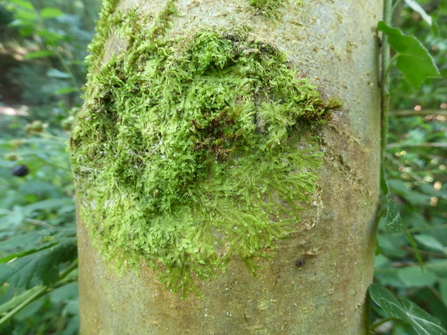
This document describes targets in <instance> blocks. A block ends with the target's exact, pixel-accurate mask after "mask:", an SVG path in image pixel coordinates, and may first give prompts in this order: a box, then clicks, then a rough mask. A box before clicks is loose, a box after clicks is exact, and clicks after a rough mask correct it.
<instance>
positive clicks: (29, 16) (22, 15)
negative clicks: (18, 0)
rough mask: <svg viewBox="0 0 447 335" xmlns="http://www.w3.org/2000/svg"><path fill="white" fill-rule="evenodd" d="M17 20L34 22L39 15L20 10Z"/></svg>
mask: <svg viewBox="0 0 447 335" xmlns="http://www.w3.org/2000/svg"><path fill="white" fill-rule="evenodd" d="M15 17H16V19H17V20H22V21H34V20H36V19H37V15H36V13H34V12H28V11H25V10H20V11H18V12H17V13H16V15H15Z"/></svg>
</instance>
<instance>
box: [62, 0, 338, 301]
mask: <svg viewBox="0 0 447 335" xmlns="http://www.w3.org/2000/svg"><path fill="white" fill-rule="evenodd" d="M110 3H112V2H107V1H106V4H105V7H104V8H105V9H103V15H102V17H101V22H100V23H99V27H100V30H99V31H98V35H97V37H96V39H95V41H94V42H93V43H92V48H91V50H92V52H93V53H92V56H91V57H90V64H91V65H90V71H89V72H90V73H89V77H88V83H87V85H86V88H85V104H84V107H83V109H82V111H81V113H80V115H79V116H78V120H77V125H76V127H75V129H74V131H73V134H72V137H71V140H70V148H69V151H70V154H71V158H72V165H73V171H74V175H75V182H76V187H77V191H78V195H79V202H80V203H81V216H82V218H83V221H84V223H85V224H86V226H87V228H88V229H89V231H90V233H91V234H92V237H93V241H94V243H95V245H96V246H97V247H98V248H99V250H101V251H102V254H103V257H104V258H105V259H106V260H107V261H108V262H109V263H110V264H113V265H114V266H115V267H116V268H117V269H123V270H129V269H134V270H138V268H139V264H140V262H141V261H144V262H146V263H147V264H149V265H150V266H152V267H153V268H154V269H155V270H156V271H158V273H159V274H160V276H159V279H160V281H161V282H162V283H164V284H165V286H166V287H168V288H169V289H171V290H172V291H173V292H174V293H177V292H178V291H179V290H181V292H182V296H184V297H185V296H186V295H187V294H188V293H189V292H191V291H195V292H196V293H199V291H198V289H197V288H196V283H197V282H196V280H197V279H196V278H195V277H198V279H201V280H206V279H210V278H212V277H214V276H215V275H216V273H217V272H218V271H225V268H226V264H227V262H228V261H229V260H230V259H231V258H232V257H239V258H240V259H242V260H243V261H244V262H245V263H246V264H247V266H248V268H249V269H250V270H251V271H252V272H253V273H254V274H255V269H256V263H255V258H256V257H268V256H269V250H273V249H275V247H276V242H275V241H277V240H278V239H280V238H285V237H287V236H288V235H289V234H290V232H291V231H293V227H294V226H295V225H296V224H298V222H299V220H300V219H299V211H300V210H301V209H302V207H301V205H300V203H301V204H302V203H304V202H307V201H309V199H310V196H311V195H312V193H313V192H314V190H315V187H316V180H317V172H318V169H319V168H320V166H321V164H322V153H321V152H319V151H318V147H317V143H316V140H315V136H314V135H315V134H316V132H317V131H318V129H319V128H320V127H322V126H324V124H325V123H326V122H327V120H328V118H329V115H330V109H333V108H336V107H338V106H339V103H338V102H337V101H336V100H330V101H329V102H327V103H324V102H323V101H322V99H321V97H320V94H319V93H318V91H317V90H316V88H315V87H314V86H312V85H310V84H309V82H308V80H307V79H303V78H299V76H298V75H297V71H296V70H295V69H294V67H293V66H292V65H291V64H290V63H289V62H288V61H287V58H286V56H285V55H284V54H282V53H281V52H280V51H278V50H277V49H275V48H274V47H273V46H271V45H269V44H267V43H265V42H262V41H259V40H256V39H253V38H251V37H249V36H250V35H249V34H247V32H244V31H242V30H241V29H239V30H238V31H236V30H235V31H228V30H224V29H221V30H211V29H203V30H199V31H191V32H188V33H185V34H184V36H181V37H175V38H172V37H168V32H169V27H170V24H171V18H172V17H173V16H174V15H175V14H176V8H175V6H174V1H169V2H168V4H167V5H166V8H165V10H164V11H162V12H161V13H160V14H159V15H158V16H157V17H156V18H155V19H154V20H153V22H152V25H151V26H150V27H147V20H148V19H147V18H141V17H140V16H139V15H138V13H137V11H136V10H133V11H129V12H127V13H123V12H119V11H115V12H114V10H113V9H111V8H112V6H111V5H110ZM115 3H116V2H115ZM110 22H113V23H114V28H113V29H114V33H115V34H116V35H117V36H118V37H119V38H121V39H124V40H125V41H126V46H125V48H124V50H121V51H120V52H117V53H115V54H114V55H113V56H111V57H110V58H109V59H108V60H106V61H103V57H104V50H103V49H101V47H100V44H101V43H104V41H105V40H106V39H107V37H108V35H109V32H110V29H111V27H109V28H108V29H107V28H106V24H109V23H110ZM101 27H102V28H101ZM98 41H101V43H100V42H98Z"/></svg>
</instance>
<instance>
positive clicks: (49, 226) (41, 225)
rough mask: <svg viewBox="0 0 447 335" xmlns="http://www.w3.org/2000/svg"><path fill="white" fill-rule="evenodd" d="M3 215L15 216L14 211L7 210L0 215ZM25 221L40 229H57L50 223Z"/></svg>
mask: <svg viewBox="0 0 447 335" xmlns="http://www.w3.org/2000/svg"><path fill="white" fill-rule="evenodd" d="M3 213H4V214H6V215H12V214H15V213H14V212H13V211H9V210H7V209H1V213H0V215H1V214H3ZM23 221H24V222H26V223H31V224H33V225H36V226H40V227H43V228H47V229H54V228H55V227H54V226H52V225H50V224H49V223H46V222H44V221H40V220H34V219H28V218H24V219H23Z"/></svg>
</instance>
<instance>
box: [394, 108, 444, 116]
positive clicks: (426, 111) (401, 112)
mask: <svg viewBox="0 0 447 335" xmlns="http://www.w3.org/2000/svg"><path fill="white" fill-rule="evenodd" d="M427 115H446V116H447V110H446V109H421V110H419V111H417V110H413V109H408V110H407V109H404V110H395V111H391V112H390V116H427Z"/></svg>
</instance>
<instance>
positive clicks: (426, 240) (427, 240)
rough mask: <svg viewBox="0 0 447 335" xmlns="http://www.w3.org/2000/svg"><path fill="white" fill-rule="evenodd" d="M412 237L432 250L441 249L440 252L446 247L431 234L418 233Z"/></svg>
mask: <svg viewBox="0 0 447 335" xmlns="http://www.w3.org/2000/svg"><path fill="white" fill-rule="evenodd" d="M414 238H415V239H416V241H418V242H419V243H420V244H422V245H423V246H424V247H427V248H430V249H433V250H437V251H441V252H445V251H446V248H445V247H444V245H443V244H442V243H441V242H439V241H438V240H437V239H435V238H434V237H433V236H431V235H427V234H419V235H415V236H414Z"/></svg>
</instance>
